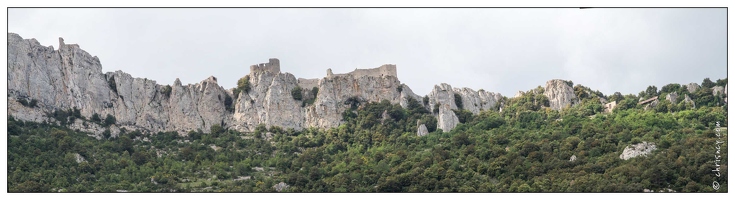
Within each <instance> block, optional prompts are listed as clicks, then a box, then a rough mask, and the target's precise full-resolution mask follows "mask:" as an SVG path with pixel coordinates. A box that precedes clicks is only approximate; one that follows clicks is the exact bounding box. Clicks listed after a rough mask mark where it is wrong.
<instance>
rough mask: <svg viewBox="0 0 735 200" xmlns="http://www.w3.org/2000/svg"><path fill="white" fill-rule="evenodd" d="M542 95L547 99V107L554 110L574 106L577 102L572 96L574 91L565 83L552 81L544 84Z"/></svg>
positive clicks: (556, 80)
mask: <svg viewBox="0 0 735 200" xmlns="http://www.w3.org/2000/svg"><path fill="white" fill-rule="evenodd" d="M544 95H545V96H546V97H547V98H549V106H550V107H551V109H554V110H561V109H562V108H564V107H566V106H570V105H574V104H576V103H578V102H579V99H577V96H576V95H575V94H574V89H573V88H572V87H571V86H569V85H568V84H567V83H566V82H565V81H563V80H559V79H554V80H550V81H547V82H546V88H545V89H544Z"/></svg>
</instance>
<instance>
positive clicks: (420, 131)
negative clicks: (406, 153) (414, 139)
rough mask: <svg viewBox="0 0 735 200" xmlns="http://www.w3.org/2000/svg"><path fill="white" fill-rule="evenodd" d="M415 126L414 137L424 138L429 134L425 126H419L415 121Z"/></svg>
mask: <svg viewBox="0 0 735 200" xmlns="http://www.w3.org/2000/svg"><path fill="white" fill-rule="evenodd" d="M416 126H418V130H417V131H416V135H418V136H424V135H428V134H429V129H427V128H426V125H425V124H419V121H416Z"/></svg>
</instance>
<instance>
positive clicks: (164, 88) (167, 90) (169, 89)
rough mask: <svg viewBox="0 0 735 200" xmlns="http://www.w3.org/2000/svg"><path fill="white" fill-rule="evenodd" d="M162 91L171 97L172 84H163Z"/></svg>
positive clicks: (164, 94)
mask: <svg viewBox="0 0 735 200" xmlns="http://www.w3.org/2000/svg"><path fill="white" fill-rule="evenodd" d="M161 93H163V96H165V97H166V98H170V97H171V86H170V85H166V86H163V89H161Z"/></svg>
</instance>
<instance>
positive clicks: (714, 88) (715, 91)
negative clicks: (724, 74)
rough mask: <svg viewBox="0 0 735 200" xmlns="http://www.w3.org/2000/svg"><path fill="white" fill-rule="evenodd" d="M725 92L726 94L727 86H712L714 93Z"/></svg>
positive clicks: (717, 94) (716, 94)
mask: <svg viewBox="0 0 735 200" xmlns="http://www.w3.org/2000/svg"><path fill="white" fill-rule="evenodd" d="M723 94H725V87H722V86H715V87H712V95H714V96H722V95H723Z"/></svg>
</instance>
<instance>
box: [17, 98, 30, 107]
mask: <svg viewBox="0 0 735 200" xmlns="http://www.w3.org/2000/svg"><path fill="white" fill-rule="evenodd" d="M18 103H20V105H23V106H25V107H28V101H27V100H26V99H20V100H18Z"/></svg>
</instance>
